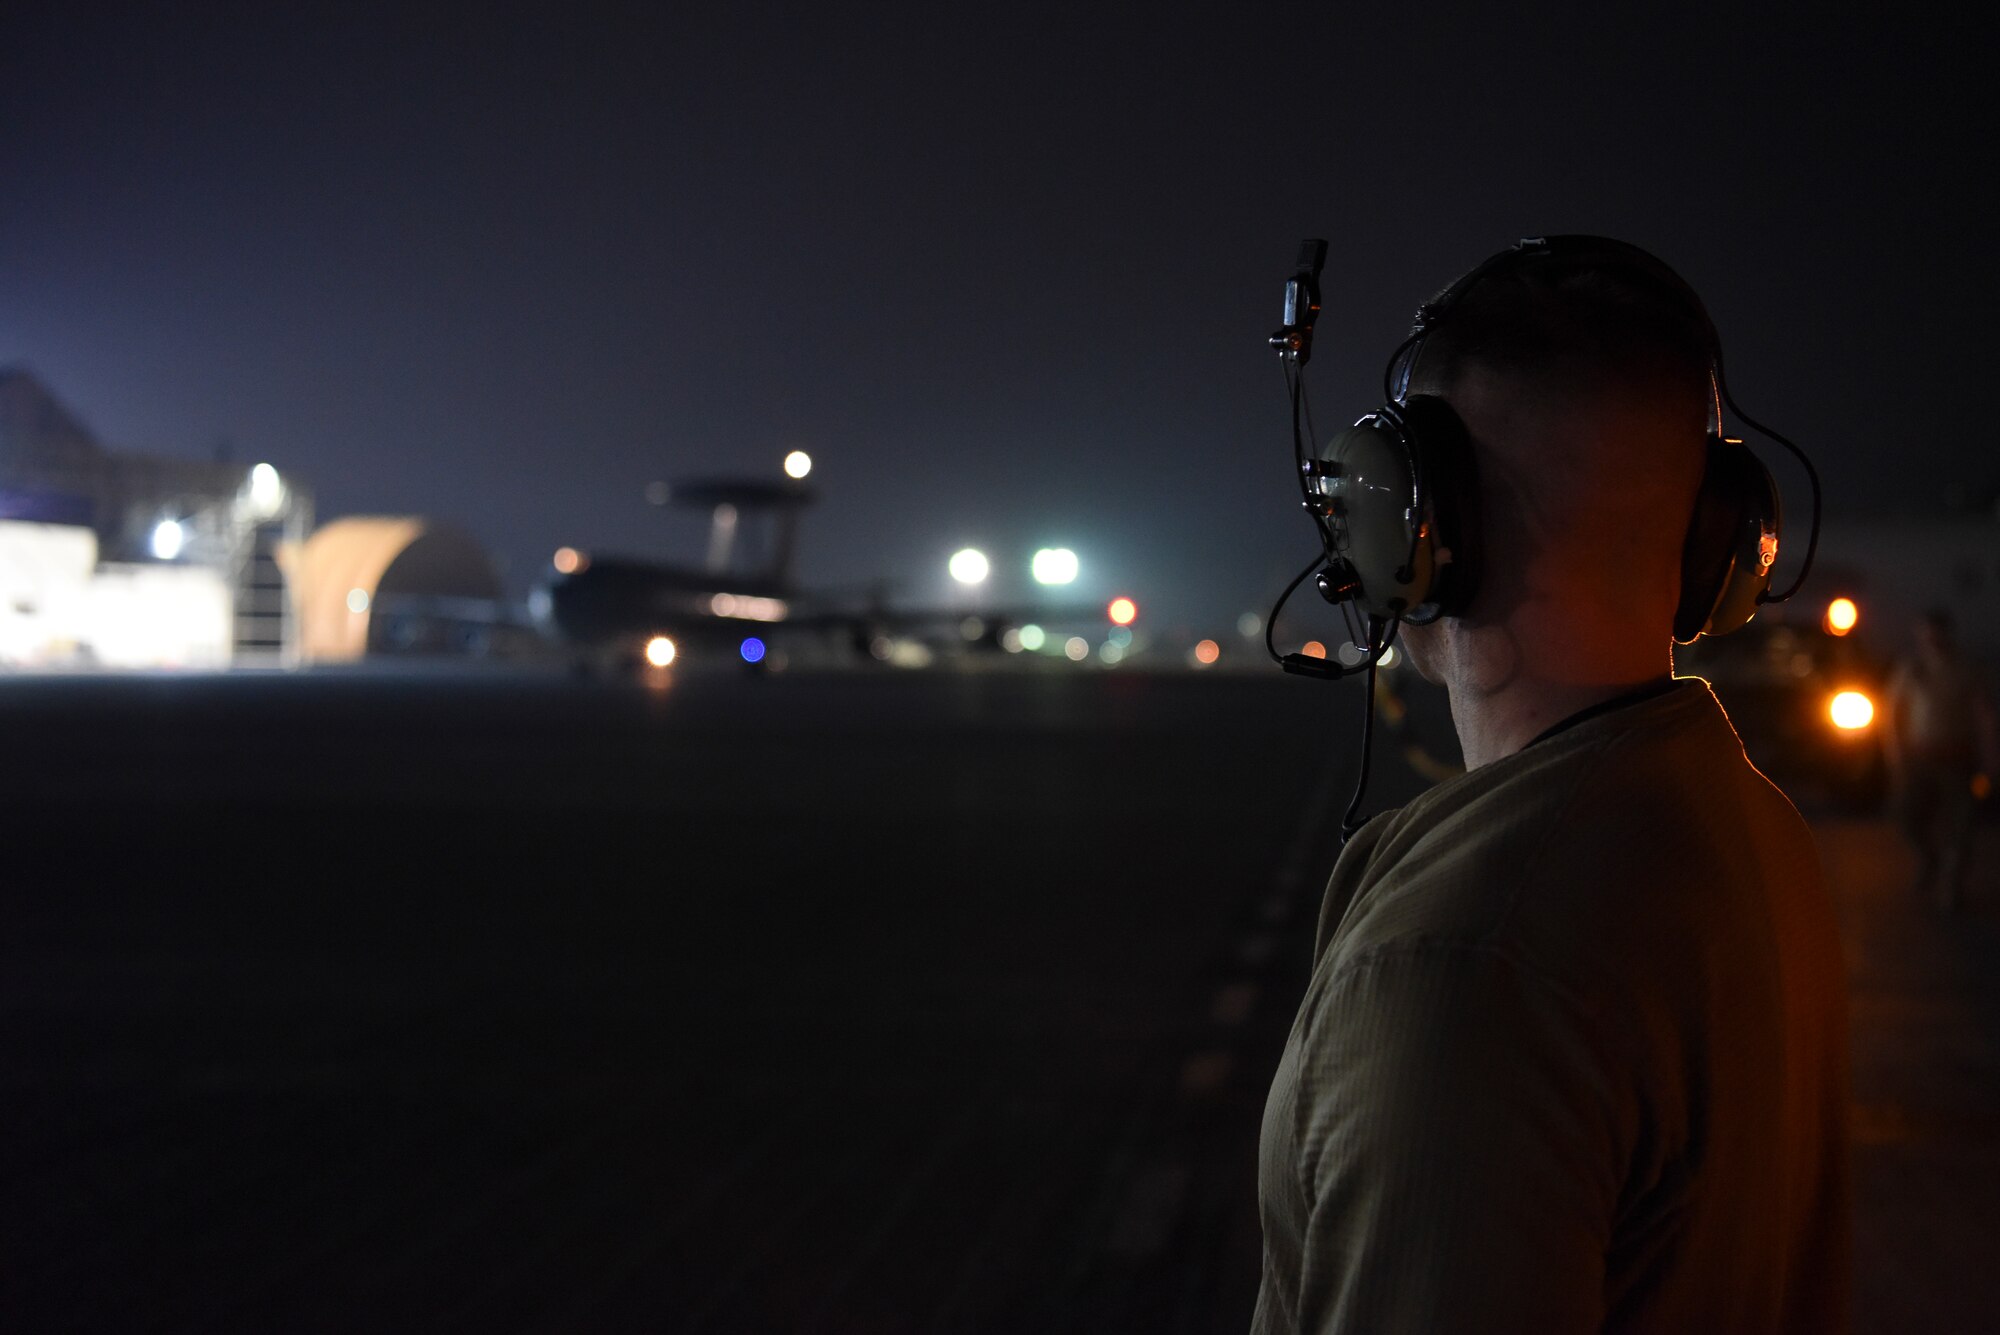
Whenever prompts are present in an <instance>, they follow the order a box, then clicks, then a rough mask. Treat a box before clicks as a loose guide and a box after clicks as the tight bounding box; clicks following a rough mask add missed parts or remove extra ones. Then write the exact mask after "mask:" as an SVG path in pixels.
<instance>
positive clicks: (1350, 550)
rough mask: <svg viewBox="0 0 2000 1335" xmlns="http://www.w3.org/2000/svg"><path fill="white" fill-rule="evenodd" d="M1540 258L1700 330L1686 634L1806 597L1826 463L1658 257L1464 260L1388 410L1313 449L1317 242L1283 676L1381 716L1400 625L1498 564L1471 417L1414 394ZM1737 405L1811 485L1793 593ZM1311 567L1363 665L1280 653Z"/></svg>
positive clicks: (1529, 248)
mask: <svg viewBox="0 0 2000 1335" xmlns="http://www.w3.org/2000/svg"><path fill="white" fill-rule="evenodd" d="M1539 260H1551V261H1554V262H1557V263H1559V264H1561V265H1563V266H1565V267H1569V268H1573V269H1575V270H1578V271H1586V272H1588V271H1597V272H1605V273H1609V274H1613V275H1616V276H1617V277H1619V278H1620V279H1621V280H1624V281H1626V282H1628V283H1630V284H1632V285H1633V286H1635V287H1639V288H1644V289H1649V290H1650V291H1651V292H1653V293H1654V294H1655V295H1664V296H1665V297H1666V298H1667V299H1668V301H1669V303H1670V304H1671V305H1675V306H1678V307H1679V308H1680V309H1681V310H1682V312H1683V313H1684V315H1685V316H1686V317H1687V318H1688V319H1690V320H1691V321H1692V323H1693V326H1694V327H1695V328H1697V329H1698V330H1699V331H1700V334H1701V337H1702V339H1703V341H1704V347H1703V352H1704V354H1705V357H1706V360H1707V362H1708V369H1709V397H1710V401H1711V403H1710V417H1709V429H1708V439H1707V444H1706V451H1707V457H1706V463H1705V466H1704V469H1703V473H1702V480H1701V488H1700V491H1699V493H1698V496H1697V498H1696V501H1695V507H1694V512H1693V515H1692V517H1691V519H1690V521H1689V524H1688V530H1687V536H1686V538H1685V540H1684V542H1683V544H1682V549H1681V594H1680V601H1679V604H1678V606H1677V607H1676V609H1675V612H1674V624H1673V637H1674V639H1675V641H1676V642H1678V643H1681V644H1691V643H1693V642H1694V640H1696V639H1697V638H1699V637H1700V636H1703V635H1725V634H1727V633H1729V632H1730V631H1733V630H1736V629H1738V628H1740V627H1741V626H1743V625H1744V624H1745V623H1747V622H1748V621H1749V620H1750V619H1751V617H1753V616H1754V615H1755V614H1756V611H1757V609H1758V607H1760V606H1762V605H1763V604H1765V603H1782V602H1784V601H1786V600H1787V599H1789V598H1791V597H1792V596H1793V595H1794V594H1796V593H1797V592H1798V591H1799V589H1800V587H1801V586H1802V585H1803V584H1804V583H1805V580H1806V575H1807V574H1808V573H1809V572H1810V571H1811V569H1812V563H1813V557H1814V555H1815V553H1816V552H1817V550H1818V547H1819V523H1820V484H1819V474H1818V471H1817V470H1816V469H1814V467H1813V464H1812V460H1811V459H1809V458H1807V456H1806V454H1805V452H1804V451H1803V450H1801V449H1799V447H1798V446H1796V445H1794V444H1793V443H1792V442H1791V441H1790V440H1787V439H1786V438H1785V437H1783V436H1781V435H1779V434H1778V433H1777V432H1775V431H1773V430H1771V429H1770V428H1769V427H1766V426H1764V425H1762V424H1761V423H1759V422H1758V421H1757V420H1756V419H1755V418H1753V417H1751V416H1750V415H1749V414H1748V413H1746V412H1744V411H1743V410H1742V409H1741V408H1740V407H1738V406H1737V403H1736V401H1735V399H1734V398H1733V397H1732V396H1731V395H1730V393H1729V383H1728V380H1727V379H1726V378H1725V377H1724V375H1723V365H1722V343H1721V340H1720V338H1719V337H1718V336H1717V334H1716V331H1715V324H1714V322H1713V321H1712V320H1711V319H1710V318H1709V315H1708V311H1707V308H1706V307H1705V306H1703V305H1702V302H1701V298H1700V297H1699V296H1697V295H1696V294H1695V291H1694V289H1693V288H1692V287H1690V286H1689V285H1688V284H1687V282H1686V281H1685V280H1684V279H1682V278H1681V276H1680V275H1679V274H1677V273H1675V272H1674V271H1673V270H1672V269H1671V268H1669V267H1668V266H1667V265H1666V264H1665V263H1664V262H1662V261H1661V260H1659V259H1658V258H1656V257H1655V256H1653V255H1652V254H1650V253H1649V252H1647V251H1644V250H1641V249H1640V248H1639V247H1637V246H1634V245H1631V244H1629V243H1627V242H1623V241H1616V240H1612V239H1611V238H1609V237H1599V236H1580V235H1572V236H1546V237H1529V238H1526V239H1524V240H1521V241H1519V242H1516V243H1515V244H1514V245H1513V246H1511V247H1509V248H1508V249H1506V250H1503V251H1500V252H1499V253H1498V254H1495V255H1492V256H1489V257H1488V258H1487V259H1485V260H1484V261H1482V262H1481V263H1480V264H1478V265H1476V266H1475V267H1474V268H1472V269H1471V270H1469V271H1467V272H1466V273H1465V274H1464V275H1463V276H1462V277H1460V278H1459V279H1458V280H1457V281H1456V282H1454V283H1452V284H1451V286H1449V287H1447V288H1446V289H1445V290H1444V291H1443V292H1441V293H1439V294H1438V295H1437V296H1435V297H1433V298H1432V299H1431V300H1429V301H1427V302H1425V303H1424V304H1423V305H1421V306H1419V307H1418V308H1417V314H1416V319H1415V321H1414V322H1413V323H1412V325H1411V328H1410V333H1409V336H1408V337H1406V338H1405V339H1404V340H1403V341H1402V343H1400V344H1399V345H1398V346H1397V347H1396V349H1395V351H1394V352H1392V353H1391V354H1390V357H1389V362H1388V365H1387V366H1386V367H1385V368H1384V371H1383V376H1382V380H1383V398H1384V400H1385V402H1384V403H1383V405H1382V406H1381V407H1380V408H1377V409H1375V410H1374V411H1372V412H1368V413H1364V414H1362V416H1361V417H1360V418H1358V419H1357V420H1356V421H1355V423H1354V425H1352V426H1350V427H1348V428H1346V429H1345V430H1343V431H1341V432H1339V433H1338V434H1336V435H1334V436H1333V437H1332V438H1331V439H1330V440H1328V441H1327V442H1326V443H1325V445H1324V446H1319V445H1318V444H1317V443H1316V444H1315V447H1314V449H1313V450H1312V451H1311V452H1310V453H1309V452H1308V450H1307V448H1306V439H1307V436H1308V435H1310V434H1311V431H1312V427H1311V409H1310V408H1309V407H1308V406H1307V405H1306V401H1305V388H1304V379H1303V369H1304V366H1305V364H1306V362H1307V360H1308V359H1309V358H1310V357H1311V355H1312V332H1313V324H1314V321H1315V320H1316V318H1317V316H1318V313H1319V307H1320V292H1319V278H1320V273H1321V271H1322V269H1323V267H1324V265H1325V262H1326V243H1325V242H1324V241H1321V240H1308V241H1306V242H1305V243H1304V245H1303V246H1302V247H1301V249H1300V252H1299V260H1298V271H1297V272H1296V273H1295V274H1294V275H1293V277H1292V278H1291V279H1290V280H1289V281H1288V282H1287V283H1286V285H1285V313H1284V325H1283V327H1281V328H1280V329H1279V330H1278V332H1277V333H1275V334H1273V335H1271V337H1270V340H1269V342H1270V345H1271V346H1272V347H1273V348H1274V349H1276V350H1277V352H1278V354H1279V358H1280V360H1281V361H1282V362H1283V364H1284V369H1285V378H1286V385H1287V389H1288V391H1289V393H1290V398H1291V408H1292V453H1293V463H1294V466H1295V468H1296V470H1297V479H1298V483H1299V486H1300V488H1301V492H1302V503H1303V504H1304V506H1305V509H1306V512H1307V513H1308V514H1309V515H1310V516H1311V517H1312V520H1313V525H1314V527H1315V529H1316V530H1317V532H1318V535H1319V538H1320V551H1319V552H1318V553H1317V554H1316V555H1315V556H1314V558H1313V561H1312V562H1311V564H1309V565H1308V566H1307V567H1306V568H1305V569H1304V570H1302V571H1300V572H1299V574H1298V575H1297V576H1296V577H1295V578H1294V579H1293V580H1292V582H1291V583H1290V584H1288V585H1287V586H1286V587H1285V590H1284V592H1283V593H1282V594H1281V595H1279V598H1278V602H1277V605H1276V606H1275V607H1273V608H1272V609H1271V615H1270V617H1269V618H1268V619H1267V620H1266V622H1265V648H1266V650H1267V651H1268V652H1269V653H1270V655H1271V657H1272V658H1273V659H1274V660H1276V661H1277V663H1278V665H1279V666H1280V667H1282V668H1284V669H1285V670H1286V671H1287V672H1293V673H1297V674H1300V675H1304V676H1311V677H1319V678H1324V679H1338V678H1341V677H1346V676H1352V675H1355V674H1357V673H1362V672H1366V673H1367V674H1368V675H1369V678H1370V689H1369V704H1370V710H1369V718H1370V720H1371V722H1372V717H1373V700H1374V689H1373V676H1374V671H1375V668H1376V666H1377V665H1378V664H1379V663H1380V662H1381V660H1382V658H1383V656H1384V654H1385V653H1386V652H1387V650H1388V649H1389V647H1390V645H1391V644H1392V643H1393V642H1394V639H1395V636H1396V632H1397V629H1398V628H1399V627H1400V626H1402V625H1404V624H1409V625H1426V624H1428V623H1430V622H1433V621H1436V620H1437V619H1438V618H1440V617H1445V616H1456V615H1461V614H1463V613H1464V612H1465V610H1466V609H1467V608H1468V607H1469V606H1470V605H1471V603H1472V600H1473V598H1474V596H1475V595H1476V594H1477V593H1478V590H1479V579H1480V572H1481V568H1482V565H1483V564H1484V562H1485V560H1486V553H1485V552H1484V550H1483V548H1482V542H1481V524H1480V513H1479V496H1478V482H1479V479H1478V467H1477V461H1476V459H1475V458H1474V454H1473V450H1472V446H1471V441H1470V440H1469V438H1468V436H1467V434H1466V430H1465V425H1464V423H1463V422H1462V421H1460V420H1459V417H1458V414H1457V413H1456V412H1455V411H1453V409H1452V407H1451V405H1450V404H1449V403H1447V402H1446V401H1445V400H1443V399H1441V398H1437V397H1434V396H1431V395H1424V394H1411V393H1410V392H1409V391H1410V383H1411V379H1412V377H1413V375H1414V373H1415V371H1416V369H1417V365H1418V362H1419V360H1420V359H1421V357H1422V354H1423V348H1424V343H1425V340H1426V339H1427V338H1428V337H1429V336H1430V335H1431V334H1432V333H1433V332H1434V331H1435V330H1436V329H1437V328H1438V327H1439V326H1440V325H1443V324H1445V323H1447V322H1448V321H1449V320H1450V318H1451V316H1452V313H1453V311H1454V310H1455V309H1456V308H1457V307H1458V305H1459V304H1460V303H1461V302H1462V301H1463V300H1464V298H1465V297H1466V295H1467V294H1468V293H1470V292H1471V291H1473V290H1474V289H1475V288H1477V287H1478V286H1479V285H1480V284H1481V283H1482V282H1484V281H1486V280H1487V279H1488V278H1490V277H1492V276H1493V275H1495V274H1497V273H1504V272H1507V271H1510V270H1514V269H1516V268H1519V267H1522V266H1525V265H1528V264H1532V263H1534V262H1536V261H1539ZM1725 406H1726V407H1727V408H1728V409H1729V411H1731V412H1733V413H1734V414H1735V416H1736V417H1737V418H1738V419H1740V420H1741V421H1742V422H1744V423H1745V424H1746V425H1747V426H1749V427H1750V428H1751V429H1753V430H1755V431H1757V432H1758V433H1759V434H1761V435H1764V436H1766V437H1769V438H1770V439H1771V440H1773V441H1775V442H1777V443H1778V444H1779V445H1781V446H1783V447H1784V448H1785V449H1786V450H1787V451H1788V452H1790V453H1791V455H1792V456H1793V457H1794V458H1796V459H1797V460H1798V461H1799V463H1800V464H1801V465H1803V467H1804V469H1805V472H1806V477H1807V479H1808V480H1809V482H1810V484H1811V488H1812V528H1811V532H1810V534H1809V536H1808V538H1807V541H1806V554H1805V560H1804V562H1803V563H1802V565H1801V566H1800V569H1799V573H1798V575H1797V577H1796V578H1795V579H1793V581H1792V583H1791V584H1790V586H1789V587H1787V588H1786V589H1785V590H1784V592H1782V593H1777V594H1774V593H1772V592H1771V591H1770V585H1771V575H1772V568H1773V566H1774V565H1775V563H1776V561H1777V556H1778V549H1779V545H1780V537H1781V534H1782V530H1783V507H1782V505H1781V503H1780V498H1779V494H1778V487H1777V483H1776V482H1775V481H1774V480H1773V478H1772V476H1771V472H1770V470H1769V469H1768V468H1766V467H1765V466H1764V464H1763V462H1762V461H1761V460H1759V459H1758V458H1757V456H1756V455H1755V454H1754V453H1752V451H1751V450H1750V449H1749V447H1748V446H1747V445H1745V444H1744V442H1743V441H1742V440H1740V439H1738V438H1736V437H1733V436H1727V435H1724V434H1723V429H1724V416H1723V410H1724V408H1725ZM1309 575H1311V576H1314V584H1315V587H1316V588H1317V589H1318V591H1319V593H1320V595H1321V596H1322V597H1323V598H1325V599H1326V600H1327V601H1328V602H1330V603H1334V604H1336V605H1337V606H1339V607H1340V609H1341V613H1342V616H1343V618H1345V620H1346V622H1347V627H1348V631H1349V638H1350V640H1352V642H1353V644H1354V646H1355V647H1356V649H1358V650H1359V651H1360V656H1359V658H1358V660H1357V661H1354V662H1351V663H1347V664H1341V663H1338V662H1335V661H1332V660H1328V659H1324V658H1312V657H1308V656H1306V655H1304V654H1280V653H1279V652H1278V650H1277V645H1276V641H1275V638H1274V627H1275V623H1276V621H1277V618H1278V613H1279V612H1280V611H1281V610H1283V608H1284V606H1285V603H1286V601H1287V600H1288V599H1290V597H1291V596H1292V593H1293V592H1294V591H1295V590H1296V589H1297V588H1298V587H1299V585H1300V584H1302V583H1303V582H1304V581H1305V579H1306V577H1307V576H1309ZM1370 731H1371V728H1370V727H1369V726H1368V725H1366V724H1364V728H1363V732H1362V739H1363V740H1362V747H1363V751H1362V772H1361V787H1357V789H1356V791H1355V797H1354V803H1353V804H1352V805H1350V806H1349V808H1348V823H1347V826H1344V827H1343V828H1344V832H1345V833H1351V832H1352V830H1351V828H1349V827H1351V825H1352V820H1353V816H1354V812H1355V811H1356V810H1357V809H1358V807H1359V804H1360V800H1361V791H1362V787H1365V785H1366V783H1367V746H1368V737H1369V732H1370Z"/></svg>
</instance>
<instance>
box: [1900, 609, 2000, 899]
mask: <svg viewBox="0 0 2000 1335" xmlns="http://www.w3.org/2000/svg"><path fill="white" fill-rule="evenodd" d="M1994 732H1995V729H1994V716H1993V705H1992V701H1991V700H1989V699H1988V697H1987V695H1986V691H1985V688H1984V686H1983V685H1982V684H1981V682H1980V680H1979V674H1978V671H1977V670H1976V669H1975V668H1974V667H1973V666H1972V664H1971V663H1970V662H1968V661H1967V660H1966V657H1965V655H1964V654H1963V653H1961V652H1960V651H1959V648H1958V643H1957V638H1956V636H1955V635H1954V634H1953V630H1952V620H1951V614H1950V613H1948V612H1942V611H1932V612H1927V613H1925V615H1924V617H1923V619H1922V620H1921V621H1919V622H1918V623H1917V644H1916V651H1915V652H1914V653H1913V654H1911V655H1910V656H1909V657H1908V658H1905V659H1904V660H1903V661H1902V662H1901V663H1899V664H1897V666H1896V671H1895V674H1894V675H1893V676H1892V677H1891V678H1890V680H1889V726H1888V727H1887V728H1886V729H1884V730H1883V734H1882V743H1883V751H1884V755H1885V758H1886V759H1887V760H1888V762H1889V790H1890V801H1891V804H1892V806H1893V807H1894V809H1895V812H1896V816H1897V819H1898V820H1899V821H1900V822H1901V824H1902V827H1903V836H1904V838H1906V839H1908V840H1909V843H1910V847H1911V849H1913V850H1914V851H1915V853H1916V855H1917V880H1916V890H1917V893H1918V894H1919V895H1926V894H1929V895H1934V896H1936V900H1937V904H1938V906H1939V907H1940V908H1943V909H1953V908H1956V907H1958V903H1959V900H1960V898H1961V897H1962V895H1963V894H1964V890H1965V866H1966V860H1967V857H1966V855H1967V854H1968V853H1969V852H1970V851H1971V847H1972V816H1973V808H1974V806H1975V804H1976V803H1977V801H1978V799H1979V798H1980V797H1981V796H1984V795H1985V790H1986V789H1988V788H1989V787H1990V784H1991V778H1990V776H1991V775H1992V773H1993V771H1994V768H1995V764H1996V761H2000V747H1996V745H1995V739H1994Z"/></svg>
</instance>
